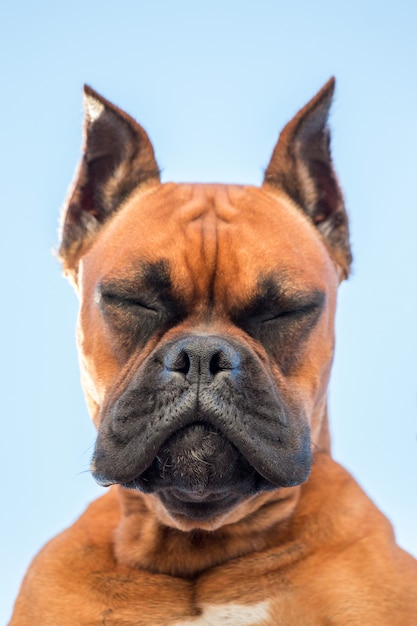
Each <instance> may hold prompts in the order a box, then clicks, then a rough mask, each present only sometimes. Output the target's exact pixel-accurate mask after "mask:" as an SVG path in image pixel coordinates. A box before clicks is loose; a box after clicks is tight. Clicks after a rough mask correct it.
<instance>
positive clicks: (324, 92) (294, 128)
mask: <svg viewBox="0 0 417 626" xmlns="http://www.w3.org/2000/svg"><path fill="white" fill-rule="evenodd" d="M334 87H335V80H334V78H331V79H330V80H329V81H328V83H326V85H324V87H323V88H322V89H321V90H320V91H319V92H318V94H317V95H316V96H315V97H314V98H313V99H312V100H310V102H309V103H308V104H306V106H305V107H304V108H303V109H301V111H299V112H298V113H297V115H296V116H295V117H294V118H293V119H292V120H291V121H290V122H289V123H288V124H287V125H286V126H285V128H284V130H283V131H282V132H281V134H280V136H279V139H278V143H277V145H276V146H275V149H274V152H273V154H272V158H271V161H270V163H269V165H268V167H267V169H266V172H265V178H264V183H263V184H264V186H273V187H276V188H278V189H282V190H283V191H284V192H285V193H287V194H288V195H289V196H290V198H291V199H292V200H294V201H295V202H296V203H297V204H298V206H299V207H300V208H301V209H303V211H304V212H305V213H306V214H307V215H308V216H309V217H310V219H311V220H312V222H313V224H315V226H316V227H317V228H318V230H319V231H320V232H321V233H322V235H323V237H324V238H325V240H326V241H327V244H328V246H329V248H330V250H331V251H332V253H333V255H334V257H335V258H336V261H337V262H338V264H339V265H340V267H341V269H342V271H343V274H344V277H347V276H348V274H349V269H350V265H351V261H352V255H351V250H350V244H349V228H348V220H347V215H346V211H345V207H344V202H343V196H342V192H341V189H340V187H339V184H338V182H337V177H336V174H335V171H334V169H333V165H332V160H331V155H330V131H329V128H328V126H327V118H328V114H329V109H330V105H331V102H332V98H333V93H334Z"/></svg>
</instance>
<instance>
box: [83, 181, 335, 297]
mask: <svg viewBox="0 0 417 626" xmlns="http://www.w3.org/2000/svg"><path fill="white" fill-rule="evenodd" d="M82 265H83V266H84V269H93V271H92V272H91V271H84V272H83V274H84V275H88V276H93V277H94V280H95V281H96V282H97V281H105V280H107V281H118V280H120V281H127V282H129V281H130V282H131V284H135V283H136V284H137V285H138V288H139V286H140V285H141V284H149V283H153V284H154V285H155V284H158V283H159V284H161V285H163V284H168V283H169V284H170V285H171V286H172V287H173V288H175V290H176V291H177V292H178V293H181V295H182V296H183V297H184V298H186V299H189V298H194V299H195V298H200V299H201V298H204V297H206V296H207V297H211V298H214V297H215V298H218V299H220V300H221V301H222V302H223V304H225V305H226V306H227V304H228V303H230V304H231V305H234V304H237V302H236V300H239V299H245V297H247V296H249V295H250V294H251V293H253V290H254V288H255V286H256V285H257V284H259V283H260V282H262V281H265V280H270V279H272V280H275V281H276V282H278V283H279V284H280V285H279V286H280V288H284V289H286V290H290V291H291V289H294V290H296V291H300V290H302V289H305V290H313V289H320V290H322V291H325V290H326V289H328V288H329V287H332V286H333V285H334V286H335V287H336V284H337V279H336V270H335V264H334V263H333V261H332V258H331V256H330V254H329V252H328V250H327V248H326V246H325V244H324V242H323V241H322V239H321V236H320V235H319V234H318V232H317V231H316V229H315V227H314V226H313V225H312V224H311V223H310V222H309V220H308V218H306V217H305V215H304V214H302V212H301V211H300V210H299V209H298V208H297V207H296V205H294V204H293V203H292V202H291V201H290V200H289V199H288V198H287V197H286V196H285V195H284V194H280V193H279V192H271V191H265V190H263V189H259V188H255V187H242V186H231V185H189V184H183V185H177V184H173V183H168V184H165V185H160V186H157V187H154V188H151V189H148V190H145V191H139V192H138V193H137V194H136V195H135V194H133V195H132V196H131V197H130V198H129V200H128V201H127V202H126V203H125V205H124V206H122V208H121V209H120V210H119V211H118V213H117V214H116V215H115V216H114V217H113V218H112V219H111V220H110V221H109V223H107V224H106V225H105V227H104V228H103V230H102V232H101V233H100V235H99V237H98V239H97V241H96V242H95V243H94V244H93V246H92V248H91V249H90V251H89V252H88V253H87V254H86V256H85V258H84V259H83V261H82Z"/></svg>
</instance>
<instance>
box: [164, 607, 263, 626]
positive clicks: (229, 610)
mask: <svg viewBox="0 0 417 626" xmlns="http://www.w3.org/2000/svg"><path fill="white" fill-rule="evenodd" d="M268 615H269V613H268V602H259V603H258V604H252V605H251V606H245V605H244V604H216V605H206V606H204V610H203V614H202V615H200V616H199V617H195V618H190V619H187V620H186V621H181V622H175V625H174V626H220V625H221V626H260V624H262V620H265V619H267V618H268Z"/></svg>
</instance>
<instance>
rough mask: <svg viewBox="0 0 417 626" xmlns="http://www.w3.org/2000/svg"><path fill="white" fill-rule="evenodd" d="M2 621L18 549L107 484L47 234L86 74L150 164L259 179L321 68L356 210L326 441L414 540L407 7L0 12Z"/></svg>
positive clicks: (296, 2) (181, 6) (413, 131)
mask: <svg viewBox="0 0 417 626" xmlns="http://www.w3.org/2000/svg"><path fill="white" fill-rule="evenodd" d="M0 47H1V51H0V63H1V74H0V81H1V82H0V92H1V100H0V107H1V138H2V139H1V151H0V172H1V203H0V206H1V209H0V210H1V224H2V234H1V246H0V253H1V265H0V267H1V291H2V300H1V312H0V317H1V324H0V330H1V347H2V358H1V369H2V373H1V376H0V381H1V404H0V407H1V408H0V411H1V431H0V432H1V441H0V446H1V454H0V464H1V474H0V475H1V477H2V497H1V514H0V624H3V623H5V622H6V621H7V619H8V617H9V615H10V611H11V606H12V602H13V600H14V598H15V596H16V594H17V590H18V585H19V582H20V580H21V578H22V576H23V574H24V571H25V569H26V568H27V566H28V564H29V562H30V560H31V558H32V557H33V556H34V554H35V553H36V552H37V551H38V550H39V548H40V547H41V546H42V544H44V543H45V542H46V541H47V540H48V539H49V538H51V537H52V536H53V535H54V534H56V533H58V532H59V531H61V530H62V529H63V528H65V527H66V526H67V525H69V524H70V523H71V522H72V521H73V520H74V519H75V518H76V517H77V516H78V515H79V514H80V512H81V511H82V510H83V509H84V507H85V506H86V504H87V503H88V502H89V501H90V500H91V499H93V498H94V497H95V496H96V495H98V494H99V493H100V492H101V490H100V489H99V488H98V487H97V486H96V485H95V484H94V482H93V480H92V478H91V477H90V475H89V474H88V471H87V470H88V465H89V459H90V455H91V452H92V446H93V444H94V429H93V427H92V425H91V424H90V422H89V417H88V415H87V410H86V407H85V405H84V400H83V397H82V394H81V389H80V386H79V375H78V366H77V356H76V352H75V342H74V325H75V320H76V312H77V303H76V299H75V295H74V294H73V293H72V291H71V288H70V286H69V285H68V284H67V283H66V282H65V280H64V279H63V278H62V277H61V272H60V268H59V266H58V263H57V262H56V261H55V259H54V257H53V254H52V250H53V248H54V246H55V245H56V242H57V224H58V213H59V207H60V206H61V205H62V202H63V200H64V197H65V194H66V190H67V188H68V185H69V183H70V181H71V178H72V175H73V171H74V168H75V165H76V162H77V160H78V158H79V151H80V144H81V122H82V107H81V89H82V84H83V83H84V82H88V83H89V84H91V85H92V86H93V87H94V88H95V89H96V90H98V91H99V92H101V93H102V94H103V95H104V96H106V97H107V98H109V99H110V100H112V101H113V102H115V103H116V104H118V105H119V106H121V107H122V108H124V109H125V110H127V111H128V112H129V113H130V114H132V115H133V116H134V117H136V119H137V120H138V121H139V122H140V123H141V124H142V125H143V126H144V127H145V128H146V130H147V131H148V133H149V135H150V137H151V139H152V141H153V142H154V145H155V147H156V155H157V159H158V161H159V164H160V166H161V167H162V168H163V180H165V181H166V180H179V181H184V180H186V181H218V182H242V183H255V184H258V183H260V182H261V180H262V172H263V168H265V167H266V166H267V164H268V160H269V157H270V154H271V151H272V148H273V146H274V144H275V142H276V139H277V137H278V133H279V131H280V130H281V128H282V126H283V125H284V123H285V122H287V121H288V120H289V119H290V118H291V117H292V115H294V114H295V112H296V111H297V110H298V109H299V108H300V107H301V106H303V105H304V104H305V103H306V102H307V100H309V99H310V98H311V97H312V96H313V95H314V94H315V92H316V91H317V90H318V89H319V88H320V87H321V86H322V84H324V82H325V81H327V79H328V78H329V77H330V76H331V75H333V74H334V75H335V76H336V78H337V91H336V101H335V105H334V107H333V111H332V116H331V126H332V130H333V156H334V160H335V164H336V168H337V171H338V172H339V175H340V179H341V183H342V186H343V188H344V190H345V195H346V201H347V207H348V210H349V213H350V216H351V228H352V241H353V250H354V255H355V263H354V273H353V276H352V278H351V279H350V280H349V281H348V283H346V284H344V285H343V287H342V290H341V297H340V301H339V312H338V323H337V326H338V336H337V354H336V362H335V366H334V372H333V378H332V385H331V393H330V410H331V425H332V433H333V442H334V455H335V457H336V458H337V459H338V460H339V461H341V462H342V463H343V464H344V465H345V466H347V467H348V468H349V469H350V470H351V471H352V473H353V474H354V475H355V476H356V477H357V478H358V480H359V482H360V483H361V484H362V485H363V487H364V488H365V489H366V491H367V492H368V493H369V494H370V495H371V496H372V498H373V499H374V500H375V502H376V503H377V504H378V506H379V507H380V508H382V510H383V511H384V512H386V514H387V515H388V517H389V518H390V519H391V520H392V522H393V524H394V526H395V529H396V534H397V537H398V541H399V543H400V544H401V545H402V546H404V547H405V548H407V549H408V550H409V551H410V552H412V553H414V554H415V555H417V485H416V483H417V481H416V479H417V359H416V355H417V330H416V310H417V279H416V274H417V210H416V191H415V188H416V177H417V106H416V102H417V3H416V2H414V1H413V0H408V1H406V0H397V2H393V1H391V2H384V0H382V1H381V0H369V1H366V0H351V1H350V2H335V1H334V0H315V1H314V2H311V1H309V0H291V1H288V0H287V1H285V2H284V1H280V0H275V1H273V0H270V1H268V0H257V1H256V2H255V1H253V2H248V1H245V0H211V2H204V3H203V2H199V1H197V0H193V1H191V0H174V1H168V0H166V1H163V0H153V1H150V0H147V1H146V2H145V1H142V0H135V1H134V0H130V1H128V0H119V1H118V2H114V1H112V2H109V1H107V0H100V1H98V0H83V1H81V0H71V2H67V3H64V2H52V1H49V2H48V1H41V0H30V1H29V0H26V1H22V0H13V2H12V1H11V0H9V1H7V0H6V1H5V2H3V3H2V4H1V9H0Z"/></svg>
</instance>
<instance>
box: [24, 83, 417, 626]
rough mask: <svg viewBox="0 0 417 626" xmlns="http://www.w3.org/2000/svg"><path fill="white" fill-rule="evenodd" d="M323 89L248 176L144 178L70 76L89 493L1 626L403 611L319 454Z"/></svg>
mask: <svg viewBox="0 0 417 626" xmlns="http://www.w3.org/2000/svg"><path fill="white" fill-rule="evenodd" d="M333 91H334V81H333V80H330V81H329V82H328V83H327V84H326V85H325V86H324V87H323V88H322V90H321V91H319V93H318V94H317V95H316V96H315V97H314V98H313V99H312V100H311V101H310V102H309V103H308V104H307V105H306V106H305V107H304V108H303V109H301V111H300V112H299V113H298V114H297V115H296V116H295V117H294V119H293V120H291V121H290V122H289V123H288V124H287V125H286V126H285V128H284V130H283V131H282V133H281V135H280V137H279V140H278V143H277V145H276V147H275V149H274V151H273V154H272V158H271V160H270V163H269V165H268V167H267V169H266V172H265V178H264V181H263V184H262V186H261V187H259V188H258V187H252V186H239V185H216V184H210V185H208V184H174V183H166V184H162V183H161V182H160V177H159V168H158V165H157V163H156V160H155V156H154V152H153V148H152V145H151V143H150V140H149V138H148V136H147V134H146V132H145V131H144V129H143V128H142V127H141V126H139V125H138V124H137V123H136V122H135V121H134V120H133V119H132V118H131V117H129V116H128V115H127V114H126V113H124V112H123V111H122V110H120V109H119V108H117V107H116V106H114V105H113V104H111V103H110V102H108V101H107V100H105V99H104V98H103V97H101V96H100V95H98V94H97V93H96V92H94V91H93V90H92V89H91V88H88V87H87V88H86V89H85V109H86V122H85V144H84V151H83V157H82V160H81V163H80V166H79V169H78V172H77V175H76V178H75V181H74V185H73V188H72V191H71V193H70V196H69V199H68V202H67V205H66V208H65V212H64V216H63V222H62V240H61V246H60V258H61V260H62V263H63V267H64V271H65V273H66V274H67V276H68V277H69V278H70V279H71V281H72V283H73V284H74V286H75V288H76V291H77V293H78V295H79V298H80V313H79V319H78V327H77V341H78V348H79V354H80V365H81V373H82V383H83V387H84V391H85V394H86V398H87V403H88V407H89V410H90V412H91V416H92V419H93V421H94V424H95V426H96V428H97V439H96V444H95V450H94V454H93V458H92V462H91V471H92V474H93V476H94V478H95V479H96V481H97V482H98V483H99V484H100V485H103V486H105V487H110V488H109V489H108V490H107V493H106V495H104V496H103V497H102V498H100V499H99V500H97V501H96V502H95V503H93V504H92V505H91V506H90V507H89V509H87V511H86V512H85V513H84V514H83V516H82V517H81V518H80V519H79V520H78V521H77V522H76V523H75V524H74V525H73V526H72V527H71V528H70V529H69V530H68V531H66V532H65V533H64V534H63V535H61V536H59V537H58V538H56V539H55V540H53V541H52V542H50V544H48V545H47V546H46V548H45V549H44V550H43V551H42V552H41V553H40V555H39V556H38V557H37V558H36V560H35V561H34V563H33V565H32V567H31V569H30V570H29V573H28V575H27V577H26V579H25V581H24V583H23V586H22V590H21V594H20V596H19V598H18V601H17V604H16V611H15V617H14V618H13V620H12V624H13V625H14V626H16V625H23V626H24V625H26V624H34V623H42V624H45V626H46V625H47V624H58V623H59V624H62V625H66V624H85V625H87V624H131V625H133V624H135V625H136V626H140V625H147V624H149V625H152V626H158V625H161V626H162V625H172V626H174V625H176V626H181V625H185V624H195V625H196V626H203V624H204V625H206V626H210V625H211V626H215V625H217V624H221V623H227V624H248V625H249V624H252V625H264V626H267V625H270V626H276V625H277V624H285V625H286V626H299V625H300V624H301V625H303V624H305V625H316V624H317V625H318V624H324V623H326V624H364V623H366V624H375V625H376V624H378V625H379V624H386V625H387V626H388V624H389V625H390V626H391V625H392V624H406V625H410V626H411V624H413V623H414V622H413V619H414V618H413V617H412V616H413V614H414V615H415V613H416V611H417V565H416V562H415V561H414V560H413V559H412V558H411V557H410V556H409V555H407V554H406V553H404V552H403V551H402V550H400V549H399V548H397V547H396V546H395V542H394V540H393V535H392V530H391V527H390V525H389V522H388V521H387V520H386V519H385V518H384V517H383V515H382V514H381V513H379V511H378V510H377V509H376V508H375V507H374V505H373V504H372V503H371V501H370V500H369V499H368V498H367V496H365V494H364V493H363V492H362V491H361V489H360V488H359V487H358V485H357V484H356V483H355V481H354V480H353V479H352V478H351V477H350V476H349V474H348V473H347V472H345V471H344V470H343V469H342V468H340V467H339V466H338V465H337V464H336V463H335V462H334V461H333V460H332V458H331V452H330V440H329V431H328V423H327V407H326V395H327V386H328V380H329V375H330V369H331V364H332V358H333V349H334V315H335V308H336V294H337V288H338V285H339V284H340V282H341V281H342V280H343V279H345V278H346V277H347V276H348V274H349V269H350V264H351V253H350V246H349V233H348V223H347V216H346V212H345V208H344V203H343V196H342V193H341V190H340V187H339V184H338V181H337V177H336V174H335V171H334V169H333V165H332V160H331V155H330V136H329V130H328V126H327V118H328V113H329V108H330V105H331V101H332V97H333ZM144 590H145V591H144ZM75 597H76V598H78V600H77V602H74V601H73V599H74V598H75ZM51 598H53V601H51ZM396 620H397V621H396Z"/></svg>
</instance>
